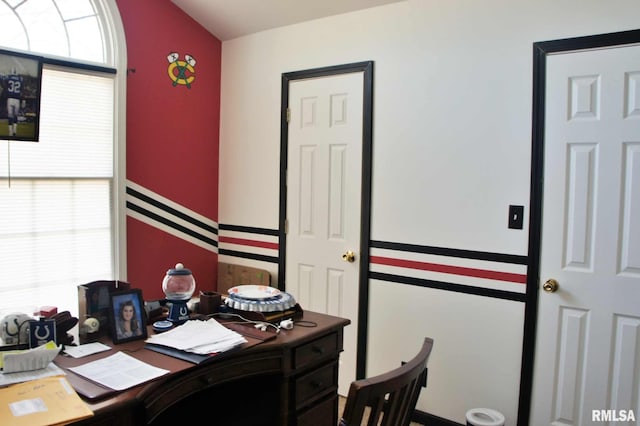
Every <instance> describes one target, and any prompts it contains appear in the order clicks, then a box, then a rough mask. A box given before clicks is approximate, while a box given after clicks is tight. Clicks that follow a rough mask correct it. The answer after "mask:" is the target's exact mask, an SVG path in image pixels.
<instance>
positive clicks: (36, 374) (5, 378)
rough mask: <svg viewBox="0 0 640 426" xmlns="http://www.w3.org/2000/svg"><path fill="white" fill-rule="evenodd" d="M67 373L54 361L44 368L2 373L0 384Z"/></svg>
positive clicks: (4, 384)
mask: <svg viewBox="0 0 640 426" xmlns="http://www.w3.org/2000/svg"><path fill="white" fill-rule="evenodd" d="M66 374H67V373H65V372H64V370H63V369H62V368H60V367H58V366H57V365H55V364H54V363H50V364H49V365H47V366H46V367H45V368H41V369H40V370H33V371H22V372H19V373H6V374H5V373H3V374H0V386H6V385H11V384H14V383H21V382H27V381H29V380H35V379H42V378H43V377H49V376H65V375H66Z"/></svg>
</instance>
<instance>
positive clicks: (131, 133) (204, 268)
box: [117, 0, 222, 300]
mask: <svg viewBox="0 0 640 426" xmlns="http://www.w3.org/2000/svg"><path fill="white" fill-rule="evenodd" d="M117 4H118V8H119V10H120V15H121V18H122V22H123V25H124V30H125V35H126V43H127V57H128V65H127V68H128V69H129V72H128V77H127V179H128V180H129V181H131V182H133V183H135V184H137V185H140V186H142V187H144V188H146V189H148V190H150V191H153V192H154V193H156V194H158V195H160V196H162V197H164V198H167V199H169V200H171V201H173V202H175V203H178V204H180V205H181V206H183V207H185V208H187V209H190V210H192V211H195V212H197V213H198V214H200V215H203V216H205V217H207V218H209V219H211V220H214V221H216V222H217V221H218V147H219V124H220V123H219V121H220V61H221V49H222V43H221V42H220V40H218V39H217V38H215V37H214V36H213V35H211V34H210V33H209V32H207V31H206V30H205V29H204V28H202V27H201V26H200V25H199V24H198V23H197V22H195V21H194V20H193V19H192V18H190V17H189V16H187V15H186V14H185V13H184V12H183V11H182V10H180V9H179V8H178V7H177V6H175V5H174V4H173V3H171V2H170V1H169V0H135V1H132V0H117ZM172 52H176V53H178V55H179V60H180V61H184V60H186V59H185V55H187V54H188V55H191V56H192V57H193V58H194V59H195V60H196V64H195V66H194V67H193V68H194V71H195V73H194V74H193V76H194V77H195V78H194V80H193V82H192V83H191V85H190V88H189V87H187V86H186V85H183V84H176V85H174V82H173V80H172V79H171V78H170V76H169V72H168V71H169V65H170V62H169V60H168V59H167V56H168V55H169V54H170V53H172ZM189 75H191V74H189ZM127 251H128V254H127V256H128V258H127V265H128V271H127V275H128V276H127V280H128V281H129V282H130V283H131V285H132V286H133V287H136V288H140V289H142V291H143V296H144V298H145V299H147V300H152V299H158V298H162V297H164V294H163V293H162V289H161V285H162V279H163V277H164V275H165V272H166V271H167V269H169V268H172V267H174V265H175V264H176V263H177V262H182V263H184V265H185V266H186V267H187V268H189V269H191V270H192V271H193V275H194V277H195V279H196V283H197V290H213V289H215V287H216V275H217V254H216V253H213V252H212V251H210V250H206V249H203V248H200V247H198V246H196V245H194V244H192V243H190V242H188V241H185V240H183V239H181V238H178V237H175V236H172V235H170V234H168V233H166V232H164V231H162V230H160V229H157V228H156V227H154V226H151V225H148V224H145V223H143V222H141V221H139V220H137V219H135V218H132V217H130V216H127ZM197 290H196V292H197ZM196 294H197V293H196Z"/></svg>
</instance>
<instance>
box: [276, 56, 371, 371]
mask: <svg viewBox="0 0 640 426" xmlns="http://www.w3.org/2000/svg"><path fill="white" fill-rule="evenodd" d="M354 72H362V73H363V84H364V88H363V89H364V90H363V99H362V102H363V111H362V115H363V116H362V171H361V173H362V188H361V199H360V203H361V210H360V211H361V213H360V249H359V250H360V252H359V253H360V271H359V281H360V282H359V283H358V294H359V297H358V330H357V336H358V337H357V354H356V379H360V378H363V377H365V373H366V359H367V330H368V315H369V312H368V307H369V241H370V239H371V238H370V237H371V163H372V152H373V150H372V143H373V61H365V62H356V63H351V64H343V65H334V66H328V67H322V68H313V69H308V70H303V71H293V72H287V73H283V74H282V89H281V90H282V93H281V105H280V217H279V220H278V222H279V224H278V246H279V255H278V288H279V289H280V290H285V282H286V276H285V271H286V260H287V259H286V255H287V250H286V248H287V247H286V244H287V235H286V219H287V162H288V157H287V155H288V147H289V131H288V120H287V118H288V117H287V116H288V113H287V111H288V106H289V83H291V82H292V81H294V80H301V79H309V78H321V77H330V76H335V75H339V74H348V73H354Z"/></svg>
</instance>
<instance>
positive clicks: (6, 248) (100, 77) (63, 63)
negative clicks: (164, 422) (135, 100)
mask: <svg viewBox="0 0 640 426" xmlns="http://www.w3.org/2000/svg"><path fill="white" fill-rule="evenodd" d="M109 7H111V8H112V10H113V9H115V2H113V1H112V0H104V1H99V0H95V1H91V0H0V28H2V30H1V31H0V48H4V49H7V50H17V51H27V52H30V53H33V54H36V55H39V56H42V57H43V58H44V66H43V72H42V90H41V94H42V98H41V105H40V120H41V121H40V138H39V142H17V141H11V142H9V141H2V140H0V206H1V207H0V270H1V271H3V272H2V274H1V275H0V277H1V278H0V300H1V301H2V302H0V317H2V316H4V315H5V314H7V313H9V312H15V311H17V312H24V313H27V314H31V313H32V309H36V308H38V307H40V306H45V305H53V306H57V307H58V310H69V311H71V313H72V315H77V314H78V301H77V286H78V285H79V284H84V283H87V282H90V281H93V280H104V279H107V280H109V279H119V278H120V277H119V275H120V270H119V268H118V267H116V265H120V264H121V263H122V262H120V261H119V257H120V254H119V247H120V245H121V244H122V242H121V240H119V237H120V238H123V235H122V234H121V233H120V236H119V233H118V223H119V222H120V219H119V216H118V215H119V214H120V213H118V208H117V206H118V204H119V203H118V200H119V198H120V193H119V192H120V186H121V185H120V184H119V183H118V182H119V181H120V179H119V177H118V176H117V174H116V171H117V170H118V167H117V161H116V159H117V157H118V154H117V153H118V152H119V148H118V141H119V140H122V139H123V138H122V137H119V135H120V134H121V132H122V131H121V130H119V129H118V128H116V122H118V121H119V120H117V119H116V114H114V111H116V112H118V111H119V110H120V108H119V107H118V105H116V104H115V100H116V99H117V98H118V96H117V94H118V93H120V90H121V89H120V85H122V84H124V83H122V82H121V80H120V79H119V78H118V77H117V73H115V72H114V69H113V66H114V63H115V60H114V59H113V57H114V56H113V55H112V53H113V52H109V50H108V49H106V48H105V46H111V45H114V44H115V43H112V40H108V34H111V32H109V31H110V30H109V31H107V30H105V31H103V29H105V28H109V27H110V26H111V27H112V26H113V25H111V24H110V23H111V22H112V21H111V20H110V16H107V15H108V10H109ZM97 11H98V12H99V13H98V12H97ZM103 15H104V16H103ZM61 57H64V58H68V60H67V59H64V60H60V58H61ZM123 62H124V61H123ZM0 73H1V70H0ZM122 81H123V80H122ZM120 121H122V120H120ZM3 125H6V120H5V119H4V117H0V126H3Z"/></svg>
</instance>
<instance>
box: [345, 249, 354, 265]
mask: <svg viewBox="0 0 640 426" xmlns="http://www.w3.org/2000/svg"><path fill="white" fill-rule="evenodd" d="M342 260H344V261H345V262H349V263H353V262H355V260H356V254H355V253H354V252H352V251H351V250H349V251H348V252H346V253H345V254H343V255H342Z"/></svg>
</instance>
